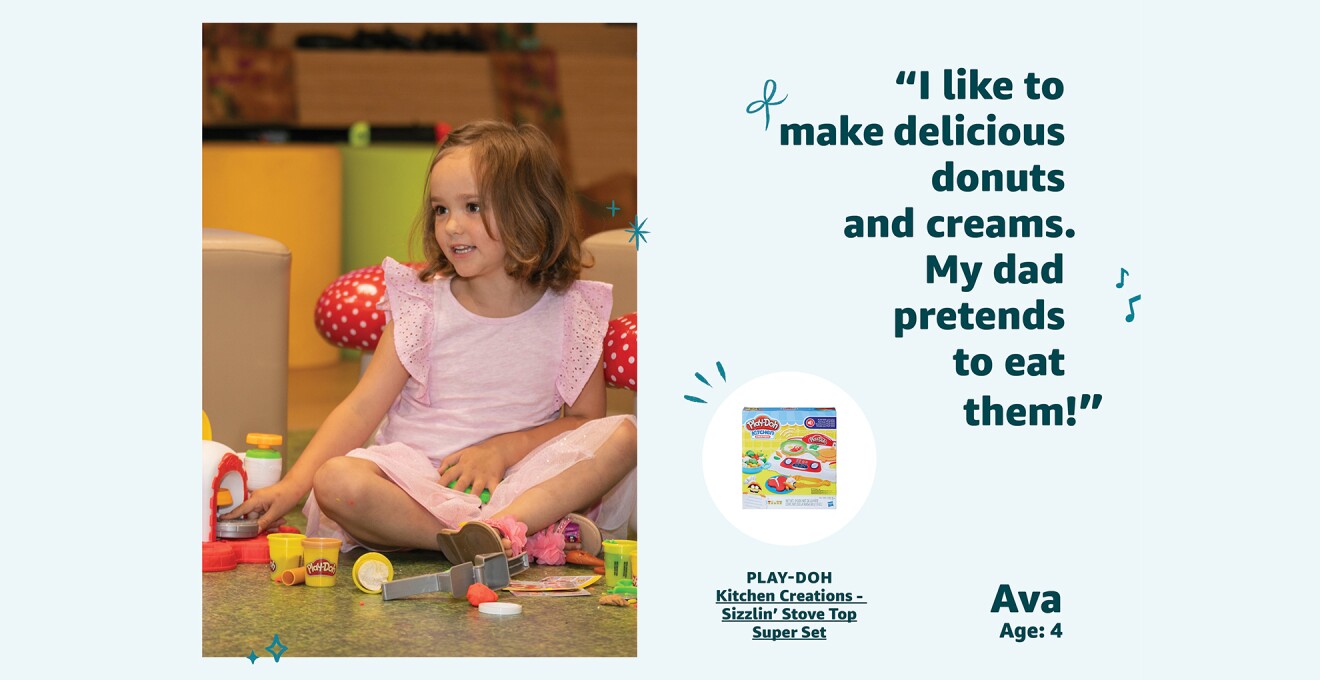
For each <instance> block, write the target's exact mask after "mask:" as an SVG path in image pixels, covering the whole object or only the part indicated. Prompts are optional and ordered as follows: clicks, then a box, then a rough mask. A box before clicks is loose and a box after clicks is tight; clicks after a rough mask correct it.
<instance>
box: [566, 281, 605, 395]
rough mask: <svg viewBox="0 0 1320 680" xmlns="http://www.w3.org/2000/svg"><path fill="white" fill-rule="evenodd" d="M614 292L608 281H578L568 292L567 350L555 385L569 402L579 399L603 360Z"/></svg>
mask: <svg viewBox="0 0 1320 680" xmlns="http://www.w3.org/2000/svg"><path fill="white" fill-rule="evenodd" d="M612 291H613V286H611V285H610V284H608V283H602V282H600V281H578V282H576V283H574V284H573V286H572V287H571V288H569V289H568V292H566V293H564V297H565V300H564V303H565V304H564V350H563V358H562V360H561V361H560V366H559V378H558V380H557V381H556V382H555V387H556V389H557V390H558V391H559V398H560V399H562V400H563V401H564V403H565V404H573V403H574V402H576V401H577V398H578V395H579V394H581V393H582V388H583V387H585V386H586V384H587V381H588V380H590V379H591V374H592V373H593V372H595V370H596V365H597V364H599V363H600V352H601V343H602V342H603V341H604V339H605V330H606V329H607V328H608V326H609V316H610V307H611V305H613V303H614V294H613V292H612Z"/></svg>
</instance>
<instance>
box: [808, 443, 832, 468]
mask: <svg viewBox="0 0 1320 680" xmlns="http://www.w3.org/2000/svg"><path fill="white" fill-rule="evenodd" d="M807 453H810V454H811V455H813V456H815V457H816V458H818V459H820V460H822V461H824V462H826V463H833V462H834V461H836V460H838V458H839V451H838V449H836V448H834V447H833V446H820V445H818V444H812V445H811V446H808V447H807Z"/></svg>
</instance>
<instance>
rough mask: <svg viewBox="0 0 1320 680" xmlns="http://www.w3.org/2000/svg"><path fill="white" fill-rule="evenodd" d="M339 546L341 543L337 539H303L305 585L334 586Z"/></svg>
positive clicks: (317, 586) (315, 586)
mask: <svg viewBox="0 0 1320 680" xmlns="http://www.w3.org/2000/svg"><path fill="white" fill-rule="evenodd" d="M341 544H342V541H340V540H339V539H337V538H304V539H303V541H302V546H303V568H304V569H306V570H307V585H309V586H312V587H314V588H327V587H329V586H333V585H334V584H335V572H337V571H339V546H340V545H341Z"/></svg>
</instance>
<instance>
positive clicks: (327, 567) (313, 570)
mask: <svg viewBox="0 0 1320 680" xmlns="http://www.w3.org/2000/svg"><path fill="white" fill-rule="evenodd" d="M337 566H338V565H336V564H335V563H334V562H331V561H330V560H327V559H325V558H324V557H322V558H320V559H316V560H313V561H312V563H311V564H308V565H307V575H308V576H334V575H335V568H336V567H337Z"/></svg>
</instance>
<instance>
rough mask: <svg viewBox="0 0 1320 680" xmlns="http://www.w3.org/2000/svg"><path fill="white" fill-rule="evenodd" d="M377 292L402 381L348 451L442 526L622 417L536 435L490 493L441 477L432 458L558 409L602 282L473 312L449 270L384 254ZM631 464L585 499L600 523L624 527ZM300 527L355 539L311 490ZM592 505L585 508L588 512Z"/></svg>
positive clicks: (588, 451) (598, 328) (602, 305)
mask: <svg viewBox="0 0 1320 680" xmlns="http://www.w3.org/2000/svg"><path fill="white" fill-rule="evenodd" d="M382 266H383V268H384V271H385V285H386V297H385V299H383V300H382V301H381V302H380V303H379V304H378V308H379V309H382V310H387V311H388V312H389V313H390V315H391V317H392V319H391V320H392V321H393V323H394V346H395V349H396V350H397V352H398V354H399V359H400V361H402V362H403V365H404V367H405V368H406V369H407V370H408V375H409V378H408V382H407V384H406V385H405V386H404V388H403V392H402V393H401V394H400V395H399V398H398V399H396V400H395V402H394V405H393V406H391V407H390V410H389V413H388V414H387V415H386V418H385V422H384V423H383V424H382V425H381V427H380V428H379V429H378V430H377V432H376V441H375V444H374V445H372V446H369V447H367V448H363V449H355V450H353V451H351V452H349V454H348V455H350V456H354V457H356V458H364V459H366V460H370V461H371V462H373V463H375V464H376V465H377V466H379V467H380V469H381V470H382V471H383V472H384V473H385V474H386V476H388V477H389V478H390V479H391V480H393V481H394V483H396V484H398V485H399V488H401V489H403V490H404V491H405V492H407V493H408V495H409V496H412V498H413V499H414V500H416V501H417V502H418V503H421V504H422V506H423V507H425V508H426V509H427V510H429V511H430V512H431V514H433V515H435V517H436V518H437V519H439V520H440V521H441V522H442V523H444V524H445V525H446V526H448V527H451V528H452V527H457V526H458V525H460V524H462V523H463V522H467V521H471V520H476V519H485V518H487V517H490V516H492V515H494V514H495V513H496V512H498V511H499V510H501V509H503V508H504V507H505V506H507V505H508V504H509V503H510V502H512V501H513V499H514V498H517V497H518V496H519V495H520V494H522V493H523V492H524V491H526V490H527V489H530V488H532V487H534V486H536V485H537V484H540V483H541V482H543V481H545V480H547V479H550V478H551V477H554V476H555V475H557V474H559V473H560V472H562V471H564V470H565V469H567V468H569V467H570V466H572V465H573V464H575V463H578V462H580V461H583V460H586V459H588V458H590V457H591V456H592V455H594V452H595V451H596V450H597V449H598V448H600V446H601V445H602V444H603V443H604V442H605V440H606V439H607V438H608V437H609V436H610V435H611V434H612V433H613V432H614V430H615V429H616V428H617V427H618V426H619V425H620V424H622V423H623V422H624V421H625V420H630V419H632V416H614V417H609V418H602V419H600V420H593V421H590V422H588V423H586V424H584V425H582V426H581V427H579V428H577V429H576V430H573V431H571V432H565V433H564V434H561V435H559V436H557V437H555V438H554V439H551V440H550V441H548V442H546V443H544V444H542V445H541V446H539V447H537V448H536V449H535V450H533V451H532V452H531V453H530V454H528V455H527V456H526V457H525V458H523V460H522V461H520V462H519V463H517V464H516V465H514V466H513V467H511V468H509V469H508V471H506V473H505V477H504V480H503V481H502V482H501V483H500V485H499V487H498V488H497V489H496V490H495V492H494V493H493V494H491V498H490V502H489V503H487V504H485V505H484V506H483V505H481V500H480V499H479V498H477V497H476V496H474V495H471V494H467V493H463V492H462V490H455V489H449V488H446V487H444V486H441V485H440V483H439V474H440V473H439V472H438V466H439V464H440V461H441V460H443V459H444V457H445V456H448V455H449V454H451V453H454V452H455V451H459V450H461V449H463V448H466V447H468V446H471V445H473V444H476V443H479V442H482V441H485V440H486V439H489V438H491V437H493V436H495V435H499V434H504V433H507V432H515V431H518V430H525V429H527V428H529V427H535V426H537V425H542V424H544V423H547V422H550V421H551V420H554V419H555V418H558V417H559V410H560V407H561V406H563V405H564V404H570V405H571V404H573V403H574V402H575V401H576V400H577V397H578V394H579V393H580V392H581V391H582V388H583V387H584V386H585V385H586V384H587V380H588V379H589V378H590V377H591V375H592V372H593V371H594V370H595V368H596V366H597V364H599V362H600V360H601V357H600V352H601V342H602V339H603V338H604V336H605V331H606V327H607V324H608V321H609V319H608V317H609V313H610V304H611V293H610V285H609V284H606V283H600V282H596V281H578V282H576V283H574V284H573V285H572V286H571V287H570V288H569V289H568V290H567V291H565V292H563V293H556V292H554V291H546V293H545V294H544V295H543V296H541V299H540V300H539V301H537V303H536V304H535V305H533V306H532V307H531V309H528V310H527V311H525V312H523V313H521V314H518V315H517V316H512V317H508V318H501V319H492V318H487V317H483V316H478V315H476V314H473V313H472V312H470V311H468V310H467V309H466V308H464V307H463V306H462V305H461V304H459V302H458V300H457V299H455V298H454V295H453V293H452V292H451V291H450V288H449V283H450V280H449V279H447V278H439V277H437V278H435V279H433V280H432V281H429V282H426V281H421V280H419V279H418V278H417V273H416V272H415V271H413V270H412V269H409V268H408V267H406V266H404V265H402V264H399V263H398V262H396V261H394V260H393V259H391V258H386V259H385V262H384V263H383V265H382ZM636 500H637V495H636V470H634V471H633V472H631V473H629V475H628V476H627V477H626V478H624V479H623V481H621V482H620V483H619V484H618V485H617V486H616V487H615V488H614V489H612V490H611V491H610V492H609V493H608V494H606V496H605V497H604V498H603V499H602V500H601V503H600V505H599V506H598V507H596V508H593V509H592V512H590V513H589V516H592V519H593V520H595V521H596V523H597V525H598V526H599V527H600V528H601V531H602V532H605V533H607V534H618V533H620V532H621V531H624V530H626V529H627V523H628V519H629V517H630V516H631V515H632V511H633V508H634V507H635V505H636ZM303 512H304V513H306V515H307V535H309V536H331V537H335V538H340V539H342V540H343V541H344V544H343V548H342V549H343V550H345V551H347V550H350V549H352V548H354V547H356V546H358V545H361V543H360V542H358V541H356V540H354V539H353V537H352V536H349V535H348V534H347V532H345V531H344V530H343V529H342V528H340V527H339V525H338V524H336V523H335V522H334V520H331V519H330V518H328V517H326V516H325V515H323V514H322V513H321V510H320V507H319V506H318V505H317V503H316V495H315V493H313V494H312V495H311V496H309V497H308V498H307V504H306V505H305V506H304V508H303ZM593 515H594V516H593Z"/></svg>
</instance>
